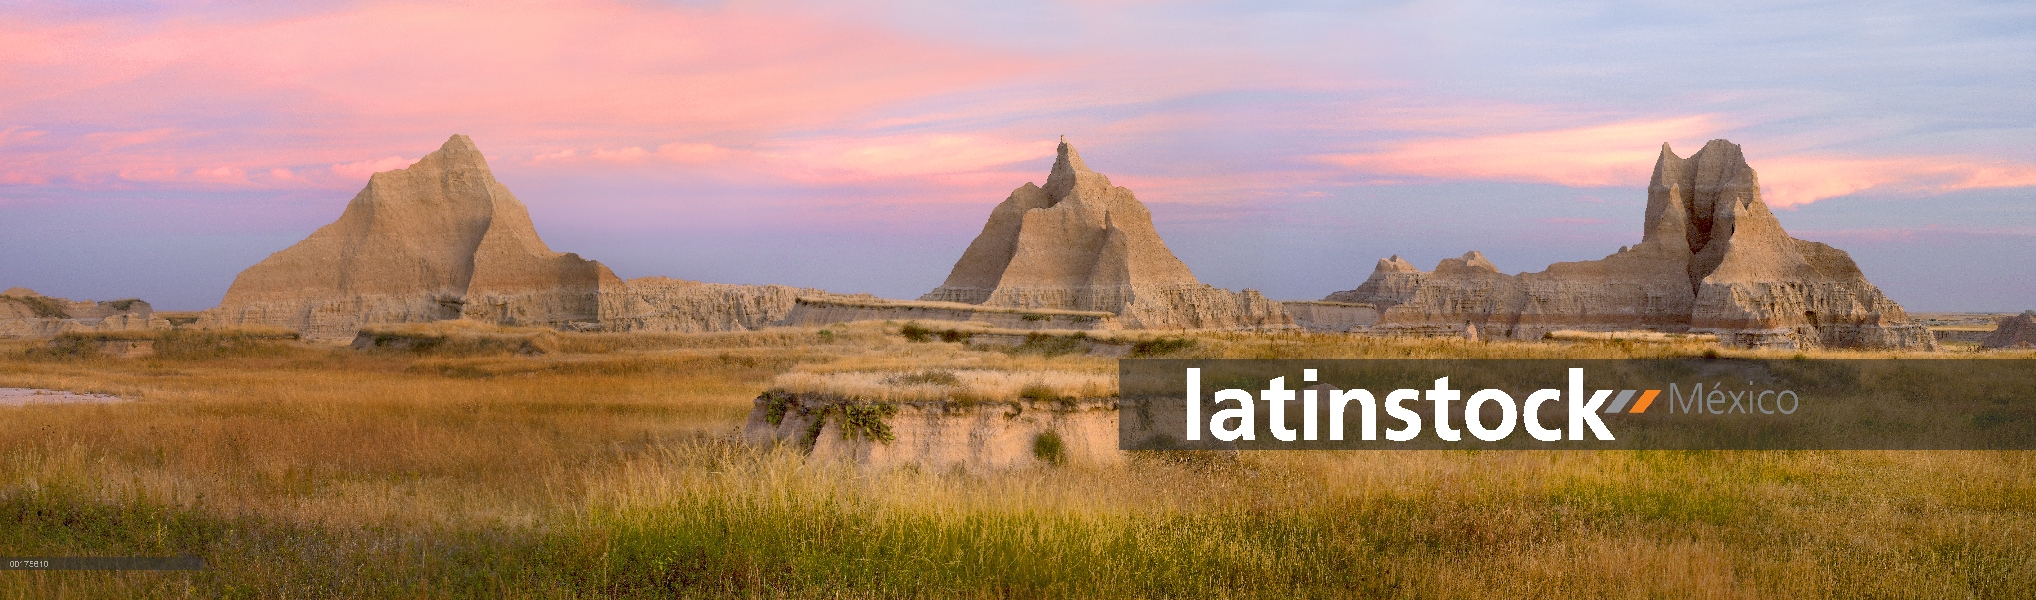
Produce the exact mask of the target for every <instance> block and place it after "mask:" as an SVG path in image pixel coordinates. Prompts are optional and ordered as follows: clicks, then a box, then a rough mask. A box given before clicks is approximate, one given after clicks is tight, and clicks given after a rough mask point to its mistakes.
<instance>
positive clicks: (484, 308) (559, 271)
mask: <svg viewBox="0 0 2036 600" xmlns="http://www.w3.org/2000/svg"><path fill="white" fill-rule="evenodd" d="M621 285H622V281H621V280H620V279H617V278H616V277H615V275H614V274H613V273H610V272H609V271H608V268H607V267H604V266H601V263H598V262H594V261H591V260H586V259H582V258H580V257H579V255H576V254H571V253H559V252H552V251H551V249H550V248H548V247H546V246H545V244H544V241H543V240H540V239H538V237H537V230H536V229H535V228H534V227H533V226H532V225H531V222H530V213H529V211H528V210H527V209H526V208H524V206H523V203H522V202H520V201H518V200H517V199H516V196H515V195H513V194H510V193H509V188H507V187H504V186H503V185H502V184H501V183H500V182H497V181H495V176H494V174H492V173H490V172H489V171H488V164H487V161H486V159H485V158H483V157H482V155H481V151H480V150H479V149H477V148H475V147H474V143H473V141H472V140H469V139H467V136H464V135H455V136H452V139H449V140H446V142H445V145H444V146H442V147H440V148H439V149H438V151H436V152H432V153H431V154H428V155H425V156H424V158H422V159H419V160H418V161H417V163H416V164H413V165H410V167H409V168H405V169H401V170H396V171H386V172H382V173H376V174H374V176H373V177H371V178H369V179H368V185H367V187H366V188H364V189H362V190H361V192H360V193H359V194H358V195H355V196H354V198H353V201H352V202H351V203H349V204H347V207H346V211H345V212H344V213H342V214H341V215H340V217H339V220H338V221H334V222H333V223H331V224H329V225H326V226H324V227H321V228H319V229H318V231H316V232H313V233H312V234H311V236H310V237H307V238H305V239H304V240H303V241H301V242H298V243H297V244H296V245H294V246H291V247H289V248H287V249H284V250H283V251H281V252H277V253H275V254H272V255H269V257H268V258H267V259H265V260H263V261H261V262H260V263H258V264H256V265H254V266H252V267H249V268H248V269H247V270H246V271H242V272H241V273H240V276H239V277H236V278H235V279H234V281H233V287H231V288H229V289H228V290H227V292H226V299H225V301H224V302H221V303H220V305H219V307H218V308H215V309H212V310H210V311H207V313H206V315H205V320H204V322H205V323H207V324H228V325H239V324H255V325H274V326H281V327H288V328H291V329H296V330H298V331H301V332H303V333H304V334H305V335H306V336H307V337H322V338H352V337H353V335H354V333H355V331H357V330H358V329H359V328H360V327H361V326H362V325H369V324H386V323H415V322H427V321H437V320H444V319H455V318H467V319H474V320H479V321H484V322H489V323H499V324H504V325H532V326H546V327H560V328H569V329H570V328H594V327H598V323H599V319H600V295H601V293H602V292H603V291H605V290H610V289H615V288H620V287H621Z"/></svg>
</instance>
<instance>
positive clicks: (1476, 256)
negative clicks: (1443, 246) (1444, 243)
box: [1463, 250, 1499, 273]
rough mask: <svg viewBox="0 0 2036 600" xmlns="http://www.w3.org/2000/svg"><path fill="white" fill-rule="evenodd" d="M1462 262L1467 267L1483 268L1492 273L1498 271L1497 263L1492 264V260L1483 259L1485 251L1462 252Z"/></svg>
mask: <svg viewBox="0 0 2036 600" xmlns="http://www.w3.org/2000/svg"><path fill="white" fill-rule="evenodd" d="M1463 264H1464V265H1465V266H1468V267H1472V268H1478V269H1484V270H1487V271H1491V272H1493V273H1497V272H1499V266H1498V265H1494V264H1492V261H1490V260H1487V259H1485V253H1483V252H1478V251H1476V250H1472V251H1469V252H1465V253H1463Z"/></svg>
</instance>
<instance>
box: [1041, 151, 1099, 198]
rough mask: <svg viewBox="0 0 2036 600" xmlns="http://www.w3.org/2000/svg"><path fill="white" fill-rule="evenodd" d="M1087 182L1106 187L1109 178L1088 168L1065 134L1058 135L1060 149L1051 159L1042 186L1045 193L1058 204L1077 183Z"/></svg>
mask: <svg viewBox="0 0 2036 600" xmlns="http://www.w3.org/2000/svg"><path fill="white" fill-rule="evenodd" d="M1089 183H1095V184H1098V185H1101V186H1102V187H1103V188H1104V189H1108V188H1109V187H1110V178H1108V177H1104V176H1103V175H1102V174H1101V173H1097V172H1095V171H1091V170H1089V165H1088V164H1087V163H1084V162H1082V155H1081V153H1079V152H1076V151H1075V147H1074V145H1072V144H1069V143H1067V136H1065V135H1063V136H1060V149H1059V151H1058V153H1057V155H1056V156H1054V159H1053V171H1052V172H1050V173H1048V174H1047V175H1046V185H1045V186H1044V189H1045V190H1046V195H1047V196H1048V197H1049V198H1051V199H1052V203H1053V204H1059V203H1060V201H1062V200H1066V199H1067V196H1068V194H1069V193H1070V192H1072V191H1073V190H1074V189H1075V187H1076V186H1077V185H1083V184H1089Z"/></svg>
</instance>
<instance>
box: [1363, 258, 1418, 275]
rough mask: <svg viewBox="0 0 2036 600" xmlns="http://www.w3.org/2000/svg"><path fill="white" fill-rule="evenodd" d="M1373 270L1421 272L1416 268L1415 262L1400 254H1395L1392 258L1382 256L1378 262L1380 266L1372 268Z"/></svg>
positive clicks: (1380, 271)
mask: <svg viewBox="0 0 2036 600" xmlns="http://www.w3.org/2000/svg"><path fill="white" fill-rule="evenodd" d="M1372 272H1374V273H1416V272H1420V269H1416V268H1414V263H1410V262H1407V259H1404V258H1400V255H1398V254H1395V255H1393V257H1392V258H1381V259H1379V264H1378V266H1377V267H1374V268H1372Z"/></svg>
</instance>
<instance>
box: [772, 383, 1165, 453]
mask: <svg viewBox="0 0 2036 600" xmlns="http://www.w3.org/2000/svg"><path fill="white" fill-rule="evenodd" d="M881 408H888V410H877V409H881ZM849 411H861V412H862V415H860V417H861V418H862V419H863V421H862V424H863V427H864V428H868V427H870V426H873V425H874V426H876V427H881V428H882V429H883V430H884V434H885V435H887V436H888V437H889V438H890V439H889V440H888V441H886V440H881V439H871V435H870V434H871V432H866V431H856V430H853V428H850V427H844V426H845V425H847V424H848V421H849V419H847V418H844V417H845V413H847V412H849ZM871 419H874V421H875V423H872V422H870V420H871ZM742 435H743V439H744V440H746V441H748V442H750V443H753V444H759V445H771V444H790V445H794V446H795V447H798V448H800V449H803V450H805V451H807V452H808V453H809V455H810V456H811V457H812V458H814V459H817V460H838V461H844V462H849V463H852V464H856V465H858V466H861V467H864V468H869V469H873V470H883V469H894V468H899V467H917V468H919V469H920V470H922V471H926V472H949V471H955V470H961V471H968V472H991V471H1005V470H1013V469H1027V468H1041V467H1048V466H1053V465H1080V466H1091V467H1093V466H1114V465H1121V464H1123V463H1124V461H1125V455H1124V453H1123V452H1122V451H1119V450H1118V449H1117V435H1118V434H1117V403H1116V401H1115V400H1114V399H1106V398H1090V399H1083V400H1073V401H1066V402H1061V401H1046V402H1041V401H1030V400H1025V401H1013V402H980V403H960V402H900V403H896V404H890V405H873V404H865V403H859V402H856V401H853V400H850V399H846V398H840V397H834V396H827V395H822V394H811V393H801V394H794V393H790V392H783V391H777V390H773V391H768V392H764V394H763V395H761V396H758V397H757V399H756V403H755V406H754V407H753V408H752V409H751V410H750V413H749V420H748V421H747V422H746V423H744V425H743V428H742Z"/></svg>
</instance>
